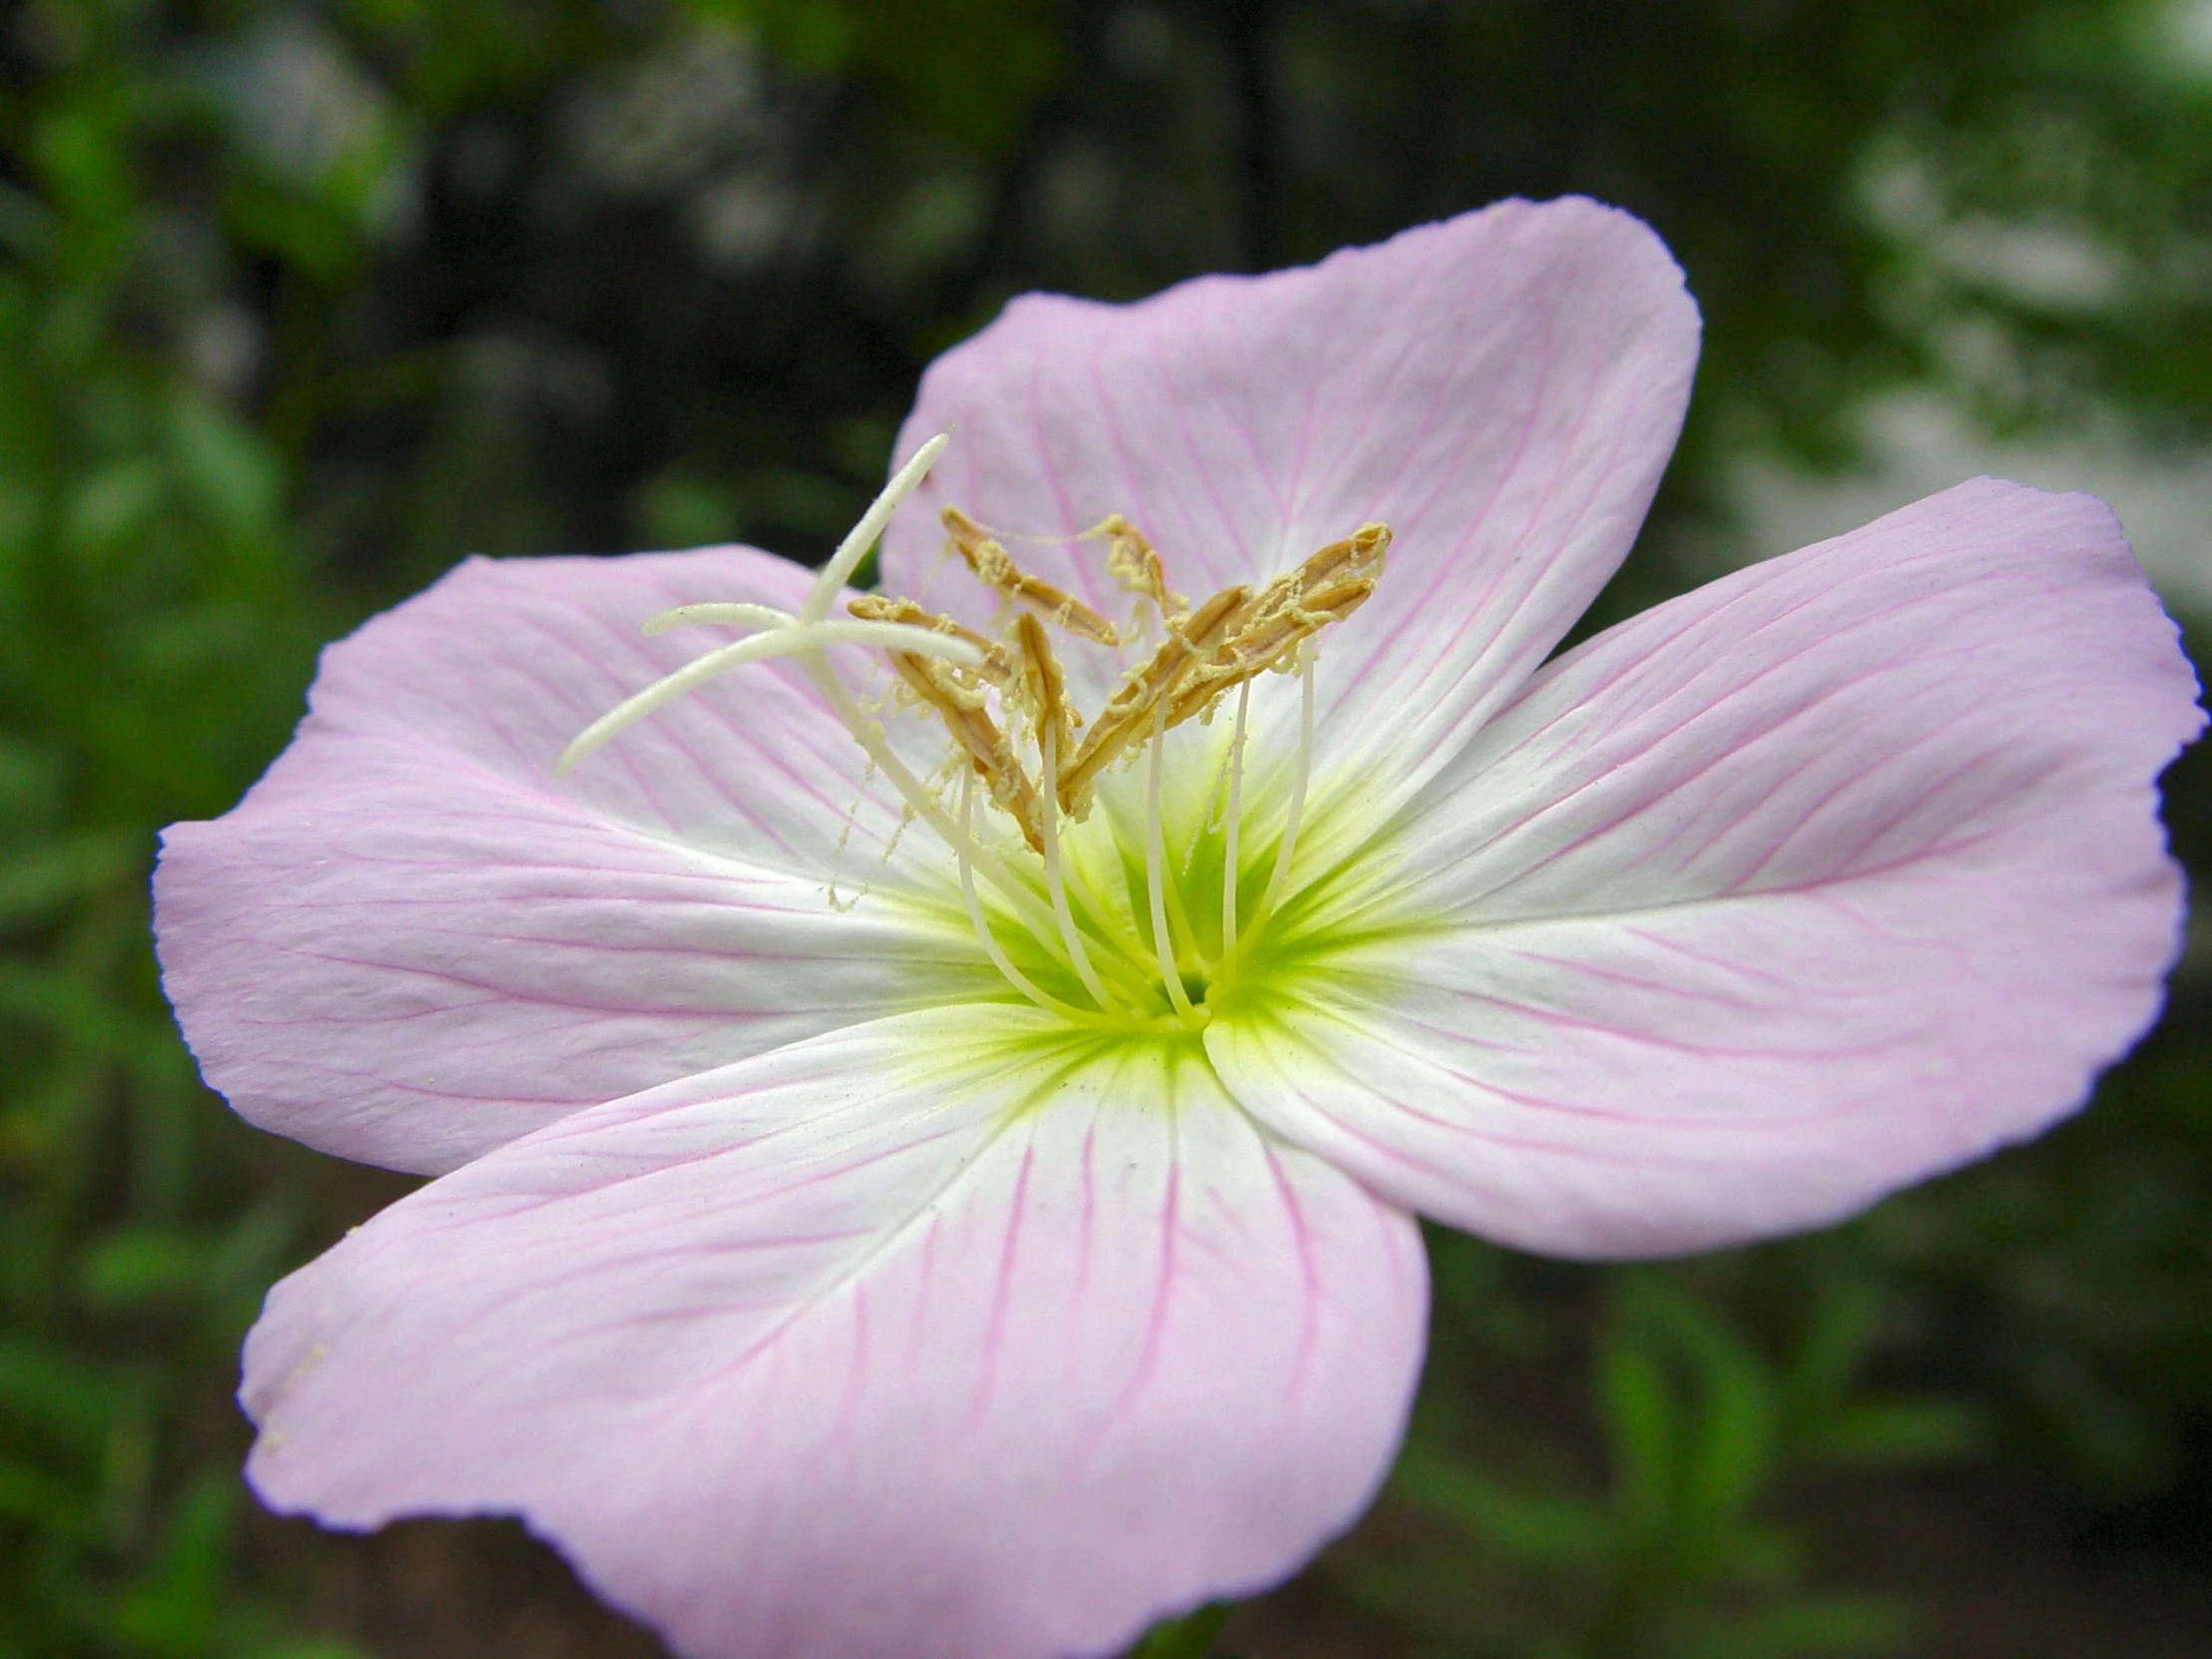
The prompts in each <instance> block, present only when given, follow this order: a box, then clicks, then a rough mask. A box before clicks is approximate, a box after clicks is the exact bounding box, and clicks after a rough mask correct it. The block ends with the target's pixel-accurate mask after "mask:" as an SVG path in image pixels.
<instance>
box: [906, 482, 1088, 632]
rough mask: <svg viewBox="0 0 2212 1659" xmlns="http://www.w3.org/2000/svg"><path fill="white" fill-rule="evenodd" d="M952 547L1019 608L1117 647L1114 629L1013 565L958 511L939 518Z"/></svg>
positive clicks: (949, 510) (1008, 556)
mask: <svg viewBox="0 0 2212 1659" xmlns="http://www.w3.org/2000/svg"><path fill="white" fill-rule="evenodd" d="M937 516H938V518H939V519H940V520H942V521H943V524H944V528H945V533H946V534H947V535H948V536H950V537H951V539H952V545H953V546H954V547H956V548H958V549H959V550H960V556H961V557H962V558H964V559H966V560H967V564H968V569H970V570H972V571H974V572H975V574H976V575H977V576H979V577H981V578H982V579H983V580H984V581H985V582H988V583H989V584H990V585H991V586H992V587H994V588H996V589H997V590H998V591H999V592H1000V593H1002V594H1004V595H1005V596H1006V597H1007V598H1008V599H1011V600H1013V601H1014V602H1015V603H1016V604H1018V605H1026V606H1028V607H1029V608H1030V609H1031V610H1032V611H1034V612H1036V613H1037V615H1039V616H1041V617H1043V618H1045V619H1046V620H1047V621H1049V622H1051V623H1052V624H1053V625H1054V626H1055V627H1058V628H1064V629H1066V630H1067V631H1068V632H1069V633H1071V634H1075V635H1079V636H1080V637H1082V638H1083V639H1087V640H1090V641H1091V642H1092V643H1094V644H1097V645H1119V644H1120V643H1121V635H1120V634H1119V633H1118V632H1117V631H1116V630H1115V628H1114V625H1113V624H1112V623H1111V622H1108V621H1107V620H1106V619H1105V618H1104V617H1102V616H1100V615H1099V614H1098V613H1097V612H1096V611H1094V610H1092V609H1091V608H1090V607H1089V606H1088V605H1086V604H1084V603H1083V602H1082V601H1081V600H1080V599H1078V598H1076V597H1075V595H1073V594H1071V593H1063V592H1061V591H1060V589H1058V588H1056V587H1054V586H1053V585H1052V584H1051V583H1050V582H1047V581H1044V580H1043V579H1042V578H1040V577H1035V576H1032V575H1030V574H1029V573H1028V572H1027V571H1025V570H1023V569H1022V568H1021V567H1020V566H1019V565H1017V564H1015V563H1014V557H1013V555H1012V554H1011V553H1008V552H1007V551H1006V549H1005V547H1004V546H1003V545H1001V544H1000V543H999V542H997V541H995V540H993V539H992V538H991V536H990V535H988V534H987V533H986V532H985V531H984V529H983V527H982V526H981V525H980V524H978V523H976V522H975V520H974V519H972V518H970V517H968V515H967V514H965V513H963V512H962V511H960V509H959V508H957V507H946V508H945V509H944V510H943V511H942V512H940V513H939V514H938V515H937Z"/></svg>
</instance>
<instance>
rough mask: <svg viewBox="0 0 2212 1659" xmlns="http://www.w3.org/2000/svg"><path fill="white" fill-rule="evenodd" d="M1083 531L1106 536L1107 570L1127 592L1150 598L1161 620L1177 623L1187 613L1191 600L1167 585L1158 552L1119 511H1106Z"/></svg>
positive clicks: (1085, 533)
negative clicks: (1104, 514)
mask: <svg viewBox="0 0 2212 1659" xmlns="http://www.w3.org/2000/svg"><path fill="white" fill-rule="evenodd" d="M1083 534H1084V535H1085V536H1104V537H1105V538H1106V573H1107V574H1108V575H1109V576H1111V577H1113V579H1114V580H1115V581H1116V582H1119V583H1120V584H1121V585H1122V587H1123V588H1125V589H1126V590H1127V591H1129V592H1130V593H1138V594H1142V595H1144V596H1145V597H1146V598H1147V599H1149V600H1151V601H1152V605H1153V609H1155V610H1156V611H1158V612H1159V613H1160V620H1161V621H1162V622H1180V621H1181V620H1182V619H1183V618H1184V617H1185V616H1188V615H1189V614H1190V609H1191V602H1190V601H1189V600H1187V599H1185V598H1184V597H1183V596H1182V595H1181V594H1179V593H1177V592H1175V591H1174V589H1172V588H1170V587H1169V586H1168V572H1167V567H1166V566H1165V565H1164V564H1162V563H1161V562H1160V555H1159V553H1158V552H1157V551H1156V550H1155V549H1154V548H1153V545H1152V543H1150V542H1149V541H1147V540H1145V537H1144V532H1142V531H1141V530H1139V529H1138V528H1137V527H1136V526H1135V525H1134V524H1131V523H1130V522H1129V521H1128V520H1127V519H1126V518H1123V517H1122V516H1121V514H1119V513H1109V514H1107V515H1106V517H1105V518H1103V519H1101V520H1100V521H1099V522H1098V523H1097V524H1094V525H1093V526H1091V528H1090V529H1088V530H1086V531H1084V532H1083Z"/></svg>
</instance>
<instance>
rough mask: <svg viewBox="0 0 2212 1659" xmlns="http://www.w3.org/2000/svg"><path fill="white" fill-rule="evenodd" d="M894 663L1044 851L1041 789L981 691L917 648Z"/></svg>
mask: <svg viewBox="0 0 2212 1659" xmlns="http://www.w3.org/2000/svg"><path fill="white" fill-rule="evenodd" d="M890 664H891V668H892V670H893V671H894V672H895V673H896V674H897V675H898V677H899V678H900V679H901V680H903V681H905V682H906V686H907V689H908V690H910V691H911V692H912V693H913V694H914V695H915V696H916V697H918V698H920V699H921V701H922V702H923V703H925V704H926V705H928V706H929V707H930V708H931V709H934V710H935V711H936V713H937V718H938V719H940V720H942V721H943V722H944V729H945V731H946V732H947V733H949V734H950V735H951V738H952V741H953V742H954V743H956V744H958V745H959V746H960V748H961V749H962V750H963V751H965V752H966V754H967V756H968V759H969V760H970V761H972V762H973V763H974V767H975V770H976V771H977V772H979V773H981V774H982V776H983V779H984V782H986V783H987V784H989V785H990V790H991V800H992V801H994V802H995V803H997V805H998V807H999V810H1000V811H1002V812H1004V813H1005V814H1006V816H1007V817H1009V818H1011V819H1012V820H1013V821H1014V822H1015V823H1016V824H1017V825H1019V826H1020V827H1021V833H1022V838H1023V839H1025V840H1027V841H1028V842H1029V845H1030V847H1031V848H1032V849H1033V850H1035V851H1038V852H1042V851H1043V850H1044V829H1043V824H1042V821H1041V819H1040V816H1039V812H1040V809H1039V807H1038V805H1037V792H1036V789H1035V787H1034V786H1033V785H1031V784H1030V782H1029V775H1028V774H1027V773H1025V772H1023V771H1022V770H1021V763H1020V762H1019V761H1018V760H1017V759H1015V757H1014V749H1013V745H1012V744H1011V743H1009V742H1008V741H1007V738H1006V734H1005V733H1003V732H1001V731H1000V730H999V729H998V723H997V722H996V721H994V720H992V719H991V717H990V711H989V710H988V709H986V708H984V706H983V697H982V694H981V693H980V692H978V691H976V690H974V689H973V687H972V685H962V684H961V683H960V682H959V681H958V680H957V679H955V678H954V677H953V676H952V675H951V674H949V673H948V672H946V671H945V670H944V669H943V668H941V667H939V666H938V665H937V664H936V663H934V662H932V661H931V660H930V659H928V658H926V657H923V656H919V655H917V654H916V653H914V652H910V651H893V652H891V653H890Z"/></svg>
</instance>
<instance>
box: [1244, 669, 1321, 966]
mask: <svg viewBox="0 0 2212 1659" xmlns="http://www.w3.org/2000/svg"><path fill="white" fill-rule="evenodd" d="M1313 771H1314V654H1313V652H1312V651H1311V650H1308V651H1307V652H1306V653H1305V655H1304V656H1303V657H1302V658H1301V659H1300V661H1299V665H1298V770H1297V771H1296V772H1295V773H1293V774H1292V777H1291V804H1290V807H1289V808H1288V809H1287V810H1286V811H1285V813H1284V815H1283V841H1282V844H1281V845H1280V846H1278V847H1277V848H1276V849H1275V872H1274V873H1273V874H1272V875H1270V876H1269V877H1268V885H1267V890H1266V891H1265V892H1263V893H1262V894H1261V895H1260V905H1259V908H1258V909H1256V910H1254V911H1253V913H1252V925H1253V927H1255V928H1258V927H1259V926H1260V924H1261V923H1262V922H1264V921H1266V920H1267V919H1268V917H1269V915H1270V914H1272V913H1273V912H1274V909H1275V901H1276V900H1277V899H1278V898H1279V897H1281V896H1282V893H1283V888H1284V886H1285V885H1286V884H1287V883H1288V882H1289V881H1290V878H1291V858H1292V856H1293V854H1294V853H1295V852H1296V851H1297V848H1298V821H1299V819H1300V818H1301V817H1302V816H1304V814H1305V811H1306V780H1307V779H1308V778H1309V777H1311V776H1312V775H1313Z"/></svg>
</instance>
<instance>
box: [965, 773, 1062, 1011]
mask: <svg viewBox="0 0 2212 1659" xmlns="http://www.w3.org/2000/svg"><path fill="white" fill-rule="evenodd" d="M974 819H975V771H974V769H973V768H972V767H965V766H963V767H962V768H961V769H960V837H959V839H958V840H956V841H954V842H953V846H954V848H955V849H956V850H957V852H958V855H959V860H960V897H961V898H962V899H964V900H965V901H966V903H967V914H968V925H969V926H970V927H972V928H974V929H975V941H976V943H978V944H980V945H981V946H982V947H983V954H984V955H986V956H988V957H989V958H990V959H991V966H992V967H994V968H996V969H998V972H999V975H1000V977H1001V978H1003V979H1004V980H1005V981H1006V983H1007V984H1009V985H1011V986H1013V987H1014V989H1015V990H1017V991H1019V992H1021V994H1022V995H1023V996H1026V997H1027V998H1028V999H1029V1000H1030V1001H1032V1002H1034V1003H1035V1004H1036V1005H1037V1006H1038V1007H1040V1008H1042V1009H1044V1011H1045V1012H1046V1013H1049V1014H1058V1015H1059V1016H1060V1017H1061V1018H1062V1019H1072V1020H1074V1021H1076V1022H1077V1023H1078V1024H1082V1023H1085V1022H1087V1021H1088V1019H1089V1018H1090V1017H1091V1016H1089V1015H1087V1014H1086V1013H1085V1012H1084V1011H1083V1010H1082V1009H1081V1008H1078V1007H1075V1006H1074V1005H1072V1004H1070V1003H1066V1002H1062V1001H1061V1000H1060V999H1059V998H1058V997H1056V996H1054V995H1053V994H1052V993H1051V992H1050V991H1047V990H1043V989H1040V988H1039V987H1038V985H1037V983H1036V981H1035V980H1033V979H1031V978H1030V977H1029V976H1028V975H1027V974H1026V973H1024V972H1022V971H1021V969H1019V968H1017V967H1016V966H1014V964H1013V963H1012V962H1011V961H1009V960H1007V957H1006V952H1005V951H1004V950H1003V949H1002V948H1001V947H1000V945H999V942H998V936H997V935H996V934H994V933H993V932H992V931H991V924H990V923H989V922H988V921H987V920H985V919H984V916H983V906H982V905H980V904H978V903H977V902H976V900H975V866H974V864H973V862H972V861H971V860H970V859H969V856H968V849H969V847H970V846H972V845H973V844H974V838H973V836H972V835H971V834H970V832H969V831H970V830H971V828H972V827H973V824H974Z"/></svg>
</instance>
